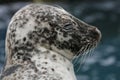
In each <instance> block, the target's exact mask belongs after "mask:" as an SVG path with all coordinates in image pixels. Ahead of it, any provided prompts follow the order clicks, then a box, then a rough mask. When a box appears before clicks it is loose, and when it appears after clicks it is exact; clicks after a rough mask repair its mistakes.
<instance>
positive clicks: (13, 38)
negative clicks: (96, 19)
mask: <svg viewBox="0 0 120 80" xmlns="http://www.w3.org/2000/svg"><path fill="white" fill-rule="evenodd" d="M100 38H101V33H100V31H99V30H98V29H97V28H96V27H94V26H91V25H89V24H87V23H85V22H83V21H81V20H79V19H77V18H75V17H74V16H72V15H71V14H70V13H68V12H67V11H65V10H64V9H62V8H59V7H55V6H50V5H46V4H30V5H27V6H25V7H24V8H22V9H20V10H19V11H18V12H17V13H16V14H15V15H14V16H13V18H12V19H11V22H10V24H9V27H8V30H7V37H6V58H7V60H6V64H5V67H4V69H3V72H2V75H1V80H76V77H75V74H74V69H73V64H72V62H71V60H72V59H73V58H74V56H79V55H80V54H84V52H87V51H89V50H91V49H93V48H94V47H95V46H96V45H97V44H98V42H99V41H100Z"/></svg>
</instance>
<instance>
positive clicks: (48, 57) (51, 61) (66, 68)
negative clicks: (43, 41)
mask: <svg viewBox="0 0 120 80" xmlns="http://www.w3.org/2000/svg"><path fill="white" fill-rule="evenodd" d="M38 51H39V52H38V53H35V55H33V57H32V58H31V61H32V62H34V65H35V66H36V68H37V69H38V71H42V70H43V72H41V73H45V74H52V76H53V75H54V77H55V76H58V75H59V78H60V77H61V78H63V80H68V79H69V80H76V77H75V74H74V69H73V64H72V63H71V61H70V60H68V59H67V58H66V57H64V56H62V55H61V54H58V53H56V52H53V51H50V50H48V49H46V48H44V47H39V48H38ZM37 65H41V66H37ZM64 74H65V75H64Z"/></svg>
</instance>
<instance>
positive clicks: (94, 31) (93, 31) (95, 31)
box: [90, 27, 101, 41]
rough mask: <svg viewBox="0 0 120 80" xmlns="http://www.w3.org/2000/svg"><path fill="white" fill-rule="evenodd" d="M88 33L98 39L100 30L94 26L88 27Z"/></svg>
mask: <svg viewBox="0 0 120 80" xmlns="http://www.w3.org/2000/svg"><path fill="white" fill-rule="evenodd" d="M90 34H91V36H92V37H93V38H94V39H95V40H97V41H100V39H101V32H100V30H99V29H98V28H96V27H92V28H90Z"/></svg>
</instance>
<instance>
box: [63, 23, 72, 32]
mask: <svg viewBox="0 0 120 80" xmlns="http://www.w3.org/2000/svg"><path fill="white" fill-rule="evenodd" d="M72 29H73V25H72V24H70V23H68V24H66V25H65V26H64V30H66V31H70V30H72Z"/></svg>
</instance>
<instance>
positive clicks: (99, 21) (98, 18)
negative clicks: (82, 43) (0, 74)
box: [0, 0, 120, 80]
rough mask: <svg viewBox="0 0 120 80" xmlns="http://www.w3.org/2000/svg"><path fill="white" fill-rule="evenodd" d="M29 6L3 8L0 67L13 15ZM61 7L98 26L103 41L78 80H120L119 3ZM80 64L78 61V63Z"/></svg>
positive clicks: (83, 67) (0, 21) (66, 5)
mask: <svg viewBox="0 0 120 80" xmlns="http://www.w3.org/2000/svg"><path fill="white" fill-rule="evenodd" d="M26 4H28V3H14V4H9V5H8V4H7V5H0V68H1V69H2V66H3V64H4V61H5V50H4V47H5V34H6V29H7V26H8V23H9V21H10V19H11V17H12V16H13V14H14V13H15V12H16V11H17V10H18V9H20V8H21V7H23V6H24V5H26ZM60 5H61V6H62V7H63V8H65V9H66V10H67V11H69V12H70V13H71V14H73V15H74V16H76V17H78V18H79V19H81V20H83V21H85V22H87V23H89V24H91V25H94V26H97V27H98V28H99V29H100V30H101V32H102V40H101V43H100V44H99V45H98V47H97V48H96V49H95V51H94V52H93V54H92V56H90V57H89V58H87V59H86V62H85V64H84V66H82V67H81V68H80V70H79V71H77V69H78V66H79V65H76V66H75V72H76V74H77V78H78V80H120V1H116V0H114V1H107V2H94V3H93V2H89V3H85V2H84V3H73V4H62V3H60ZM78 63H79V62H78Z"/></svg>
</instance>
